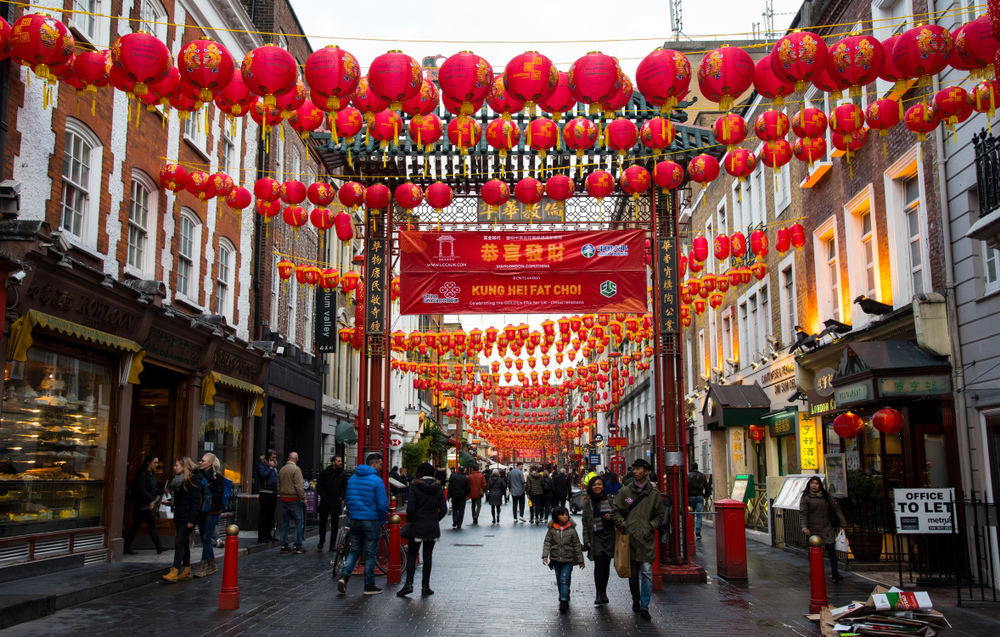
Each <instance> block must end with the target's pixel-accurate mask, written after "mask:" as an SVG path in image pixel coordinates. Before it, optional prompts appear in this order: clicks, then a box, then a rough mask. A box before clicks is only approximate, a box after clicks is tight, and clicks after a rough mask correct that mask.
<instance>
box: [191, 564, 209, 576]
mask: <svg viewBox="0 0 1000 637" xmlns="http://www.w3.org/2000/svg"><path fill="white" fill-rule="evenodd" d="M207 572H208V562H206V561H205V560H202V561H200V562H198V568H196V569H195V571H194V573H192V575H194V576H195V577H205V574H206V573H207Z"/></svg>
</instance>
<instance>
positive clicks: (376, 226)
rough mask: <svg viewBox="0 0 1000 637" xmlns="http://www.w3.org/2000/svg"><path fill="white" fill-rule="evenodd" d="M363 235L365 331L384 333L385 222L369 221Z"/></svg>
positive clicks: (368, 332) (379, 220)
mask: <svg viewBox="0 0 1000 637" xmlns="http://www.w3.org/2000/svg"><path fill="white" fill-rule="evenodd" d="M368 227H369V232H368V233H367V236H366V237H365V332H366V333H367V334H383V333H385V269H386V249H385V244H386V240H385V237H384V236H383V235H384V234H385V222H384V221H383V220H382V219H378V218H376V219H373V220H372V221H370V222H369V226H368Z"/></svg>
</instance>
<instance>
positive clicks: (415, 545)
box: [406, 540, 437, 588]
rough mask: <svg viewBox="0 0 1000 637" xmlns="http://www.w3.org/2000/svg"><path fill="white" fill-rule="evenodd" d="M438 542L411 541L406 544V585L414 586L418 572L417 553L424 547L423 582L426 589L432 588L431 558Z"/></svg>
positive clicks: (421, 577)
mask: <svg viewBox="0 0 1000 637" xmlns="http://www.w3.org/2000/svg"><path fill="white" fill-rule="evenodd" d="M435 544H437V542H414V541H413V540H410V541H409V542H407V544H406V585H407V586H413V576H414V574H415V573H416V572H417V553H418V552H420V546H421V545H423V547H424V565H423V570H422V571H421V576H420V579H421V582H422V584H423V587H424V588H430V587H431V556H432V555H433V553H434V545H435Z"/></svg>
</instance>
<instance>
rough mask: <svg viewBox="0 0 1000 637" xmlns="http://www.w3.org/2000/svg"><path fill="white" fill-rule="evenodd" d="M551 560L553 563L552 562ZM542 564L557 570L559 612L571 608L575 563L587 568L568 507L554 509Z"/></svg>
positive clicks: (543, 550) (546, 536)
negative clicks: (570, 597)
mask: <svg viewBox="0 0 1000 637" xmlns="http://www.w3.org/2000/svg"><path fill="white" fill-rule="evenodd" d="M550 562H551V563H550ZM542 564H549V568H551V569H552V570H554V571H555V572H556V582H557V583H558V584H559V612H560V613H565V612H566V611H567V610H569V586H570V581H571V579H572V577H573V565H574V564H579V565H580V568H586V563H585V562H584V561H583V545H582V544H580V536H579V535H577V532H576V523H575V522H573V520H571V519H570V517H569V511H567V510H566V507H562V506H558V507H556V508H554V509H553V510H552V522H551V523H549V530H548V532H547V533H546V534H545V543H544V544H543V545H542Z"/></svg>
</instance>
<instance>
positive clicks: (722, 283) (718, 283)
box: [715, 272, 729, 294]
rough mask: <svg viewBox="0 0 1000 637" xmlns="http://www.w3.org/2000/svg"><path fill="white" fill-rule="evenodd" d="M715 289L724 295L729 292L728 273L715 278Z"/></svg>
mask: <svg viewBox="0 0 1000 637" xmlns="http://www.w3.org/2000/svg"><path fill="white" fill-rule="evenodd" d="M715 289H716V290H718V291H719V292H721V293H723V294H725V293H726V292H728V291H729V273H728V272H727V273H726V274H720V275H718V276H716V277H715Z"/></svg>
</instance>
